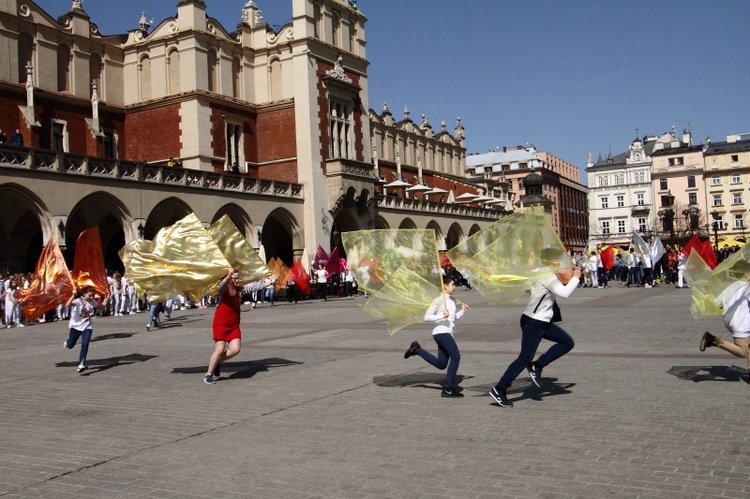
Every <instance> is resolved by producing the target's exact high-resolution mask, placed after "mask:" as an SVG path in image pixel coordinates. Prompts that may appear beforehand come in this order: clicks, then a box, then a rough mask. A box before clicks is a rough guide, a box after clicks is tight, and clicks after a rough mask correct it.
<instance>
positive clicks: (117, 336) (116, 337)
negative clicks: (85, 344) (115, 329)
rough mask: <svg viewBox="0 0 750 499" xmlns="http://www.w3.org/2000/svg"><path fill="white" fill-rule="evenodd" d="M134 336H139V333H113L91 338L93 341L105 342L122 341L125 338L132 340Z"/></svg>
mask: <svg viewBox="0 0 750 499" xmlns="http://www.w3.org/2000/svg"><path fill="white" fill-rule="evenodd" d="M134 334H138V331H133V332H132V333H112V334H103V335H101V336H95V337H93V338H91V341H92V342H94V341H104V340H121V339H123V338H130V337H131V336H133V335H134Z"/></svg>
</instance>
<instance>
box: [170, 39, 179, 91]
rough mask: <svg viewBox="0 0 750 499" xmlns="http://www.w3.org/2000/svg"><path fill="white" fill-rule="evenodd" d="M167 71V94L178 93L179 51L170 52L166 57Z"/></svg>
mask: <svg viewBox="0 0 750 499" xmlns="http://www.w3.org/2000/svg"><path fill="white" fill-rule="evenodd" d="M167 66H168V68H167V71H168V75H169V93H170V94H178V93H180V89H181V88H180V51H179V50H177V49H174V50H170V51H169V56H168V57H167Z"/></svg>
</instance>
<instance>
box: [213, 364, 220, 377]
mask: <svg viewBox="0 0 750 499" xmlns="http://www.w3.org/2000/svg"><path fill="white" fill-rule="evenodd" d="M219 376H221V364H216V367H214V378H218V377H219Z"/></svg>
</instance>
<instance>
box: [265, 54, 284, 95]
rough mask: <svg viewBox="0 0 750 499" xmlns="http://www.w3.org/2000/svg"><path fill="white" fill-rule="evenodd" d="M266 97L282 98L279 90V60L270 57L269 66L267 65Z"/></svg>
mask: <svg viewBox="0 0 750 499" xmlns="http://www.w3.org/2000/svg"><path fill="white" fill-rule="evenodd" d="M268 72H269V75H268V88H269V91H268V97H269V98H270V99H271V100H272V101H275V100H279V99H281V98H282V92H281V61H279V60H278V59H272V60H271V64H270V66H268Z"/></svg>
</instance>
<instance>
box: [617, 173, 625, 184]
mask: <svg viewBox="0 0 750 499" xmlns="http://www.w3.org/2000/svg"><path fill="white" fill-rule="evenodd" d="M623 184H625V174H624V173H618V174H617V175H615V185H623Z"/></svg>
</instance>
